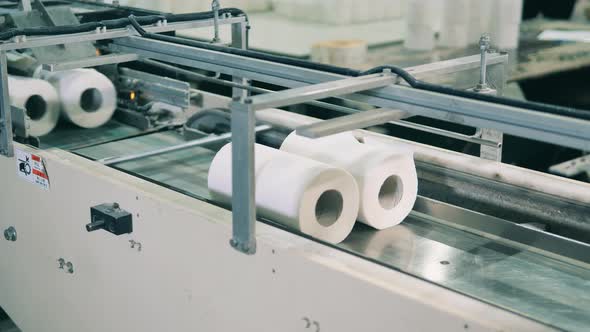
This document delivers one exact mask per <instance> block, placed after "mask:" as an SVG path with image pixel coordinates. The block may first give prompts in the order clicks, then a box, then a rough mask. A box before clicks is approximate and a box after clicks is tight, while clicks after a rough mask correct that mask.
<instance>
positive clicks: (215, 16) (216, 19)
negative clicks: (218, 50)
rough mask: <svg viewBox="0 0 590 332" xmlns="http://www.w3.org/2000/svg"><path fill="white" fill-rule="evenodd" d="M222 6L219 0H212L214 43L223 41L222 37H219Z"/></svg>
mask: <svg viewBox="0 0 590 332" xmlns="http://www.w3.org/2000/svg"><path fill="white" fill-rule="evenodd" d="M220 8H221V5H220V4H219V0H213V1H212V2H211V10H212V11H213V31H214V36H213V41H212V42H213V43H219V42H221V39H220V38H219V9H220Z"/></svg>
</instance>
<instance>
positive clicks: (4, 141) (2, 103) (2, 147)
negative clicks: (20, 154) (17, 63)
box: [0, 51, 14, 157]
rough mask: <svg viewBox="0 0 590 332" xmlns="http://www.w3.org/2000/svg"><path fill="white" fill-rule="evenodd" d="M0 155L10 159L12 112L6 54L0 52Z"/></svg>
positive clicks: (11, 150) (11, 152) (12, 151)
mask: <svg viewBox="0 0 590 332" xmlns="http://www.w3.org/2000/svg"><path fill="white" fill-rule="evenodd" d="M0 90H1V93H2V94H1V95H0V154H1V155H3V156H6V157H12V156H13V155H14V150H13V147H12V114H11V113H12V110H11V109H10V94H9V92H8V72H7V61H6V52H3V51H0Z"/></svg>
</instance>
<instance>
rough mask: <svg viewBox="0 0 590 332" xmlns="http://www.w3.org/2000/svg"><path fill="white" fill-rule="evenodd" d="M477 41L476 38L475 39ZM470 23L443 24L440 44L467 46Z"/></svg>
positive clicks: (454, 46) (456, 46) (443, 45)
mask: <svg viewBox="0 0 590 332" xmlns="http://www.w3.org/2000/svg"><path fill="white" fill-rule="evenodd" d="M474 41H475V40H474ZM469 42H470V40H469V25H468V24H454V25H450V24H443V25H442V27H441V29H440V34H439V45H440V46H442V47H453V48H460V47H467V45H469Z"/></svg>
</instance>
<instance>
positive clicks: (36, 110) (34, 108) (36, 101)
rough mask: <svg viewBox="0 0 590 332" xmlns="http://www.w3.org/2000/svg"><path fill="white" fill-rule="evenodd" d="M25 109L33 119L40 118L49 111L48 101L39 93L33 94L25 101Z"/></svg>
mask: <svg viewBox="0 0 590 332" xmlns="http://www.w3.org/2000/svg"><path fill="white" fill-rule="evenodd" d="M25 111H26V112H27V116H28V117H29V118H31V120H39V119H41V118H42V117H43V115H45V112H47V102H45V99H43V97H41V96H39V95H32V96H30V97H29V98H28V99H27V101H26V102H25Z"/></svg>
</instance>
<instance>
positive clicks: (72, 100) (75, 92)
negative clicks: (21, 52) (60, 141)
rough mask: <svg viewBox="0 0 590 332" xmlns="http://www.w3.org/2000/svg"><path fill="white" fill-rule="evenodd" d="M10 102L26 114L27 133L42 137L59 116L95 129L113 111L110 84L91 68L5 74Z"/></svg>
mask: <svg viewBox="0 0 590 332" xmlns="http://www.w3.org/2000/svg"><path fill="white" fill-rule="evenodd" d="M8 90H9V94H10V103H11V105H13V106H15V107H19V108H22V109H23V110H25V112H26V113H27V115H28V117H29V119H30V121H29V134H30V135H32V136H43V135H46V134H48V133H50V132H51V131H52V130H53V129H54V128H55V126H56V125H57V123H58V121H59V118H60V115H61V116H62V117H63V118H65V119H67V120H68V121H70V122H72V123H74V124H76V125H77V126H79V127H82V128H96V127H100V126H102V125H103V124H105V123H106V122H108V121H109V120H110V119H111V117H112V116H113V113H114V112H115V108H116V104H117V94H116V90H115V86H114V85H113V83H112V82H111V81H110V80H109V79H108V78H107V77H106V76H104V75H103V74H101V73H99V72H97V71H96V70H93V69H74V70H68V71H62V72H55V73H49V72H45V73H41V74H40V78H32V77H22V76H12V75H9V76H8Z"/></svg>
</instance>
